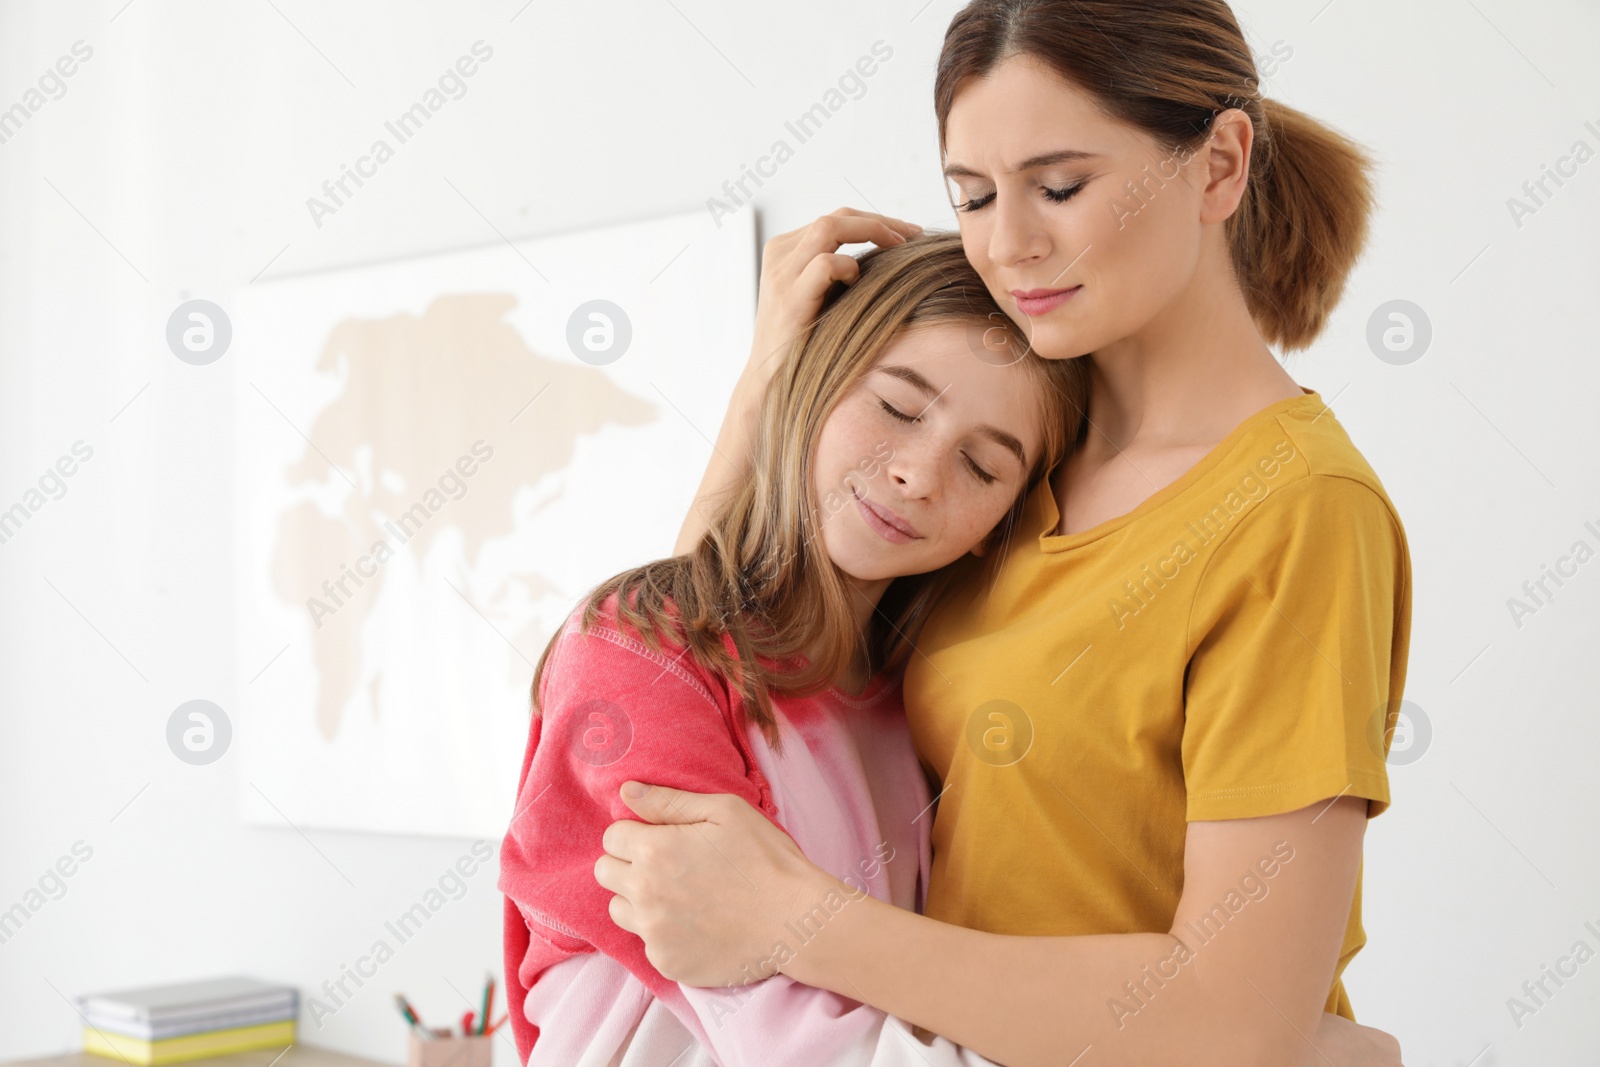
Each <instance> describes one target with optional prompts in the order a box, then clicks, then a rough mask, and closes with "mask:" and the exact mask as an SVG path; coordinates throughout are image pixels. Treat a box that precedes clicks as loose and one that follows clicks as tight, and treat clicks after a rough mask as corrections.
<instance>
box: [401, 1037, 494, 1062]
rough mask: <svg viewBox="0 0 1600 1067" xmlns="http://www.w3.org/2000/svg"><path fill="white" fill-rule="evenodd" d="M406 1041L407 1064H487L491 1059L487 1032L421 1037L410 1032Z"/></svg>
mask: <svg viewBox="0 0 1600 1067" xmlns="http://www.w3.org/2000/svg"><path fill="white" fill-rule="evenodd" d="M406 1040H407V1041H408V1043H409V1049H408V1051H407V1053H406V1067H490V1064H491V1063H492V1061H493V1059H494V1057H493V1055H491V1053H492V1051H493V1050H492V1049H491V1048H490V1046H489V1035H488V1034H475V1035H473V1036H472V1037H431V1038H423V1037H419V1036H417V1034H416V1032H415V1031H413V1032H412V1033H411V1034H410V1035H408V1037H407V1039H406Z"/></svg>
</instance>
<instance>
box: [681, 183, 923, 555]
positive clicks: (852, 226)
mask: <svg viewBox="0 0 1600 1067" xmlns="http://www.w3.org/2000/svg"><path fill="white" fill-rule="evenodd" d="M921 229H922V227H920V226H918V225H916V224H915V223H911V222H905V221H902V220H901V219H896V218H891V217H889V216H888V215H878V214H874V213H872V212H868V211H857V210H855V209H854V208H848V207H842V208H839V209H837V210H835V211H832V212H829V213H828V214H826V215H823V216H822V217H821V218H819V219H817V220H816V221H814V222H812V223H811V224H809V225H807V226H802V227H801V228H800V229H798V230H790V231H789V232H788V233H780V234H778V236H776V237H774V238H772V239H771V240H769V241H767V243H766V244H765V245H764V246H763V251H762V257H761V286H760V290H759V292H758V293H757V300H756V325H755V336H754V338H753V339H752V341H751V344H750V362H749V363H747V364H746V365H745V368H744V370H743V372H741V373H740V375H739V381H738V382H737V383H736V384H735V386H734V392H733V397H732V400H731V402H730V403H729V405H728V411H727V414H726V415H724V416H723V419H722V428H721V429H720V430H719V431H718V432H717V440H716V443H715V444H714V445H713V447H712V452H711V458H710V460H709V461H708V463H707V465H706V471H705V474H704V475H702V476H701V478H700V488H699V489H697V490H696V491H695V494H694V501H693V503H692V504H691V505H690V506H689V514H688V515H687V516H686V517H685V518H684V520H683V527H682V528H681V529H680V530H679V531H678V540H677V542H676V543H675V544H674V546H673V552H674V553H675V554H678V555H681V554H683V553H685V552H688V551H690V550H691V549H693V547H694V546H695V544H696V543H697V542H698V541H699V540H700V538H702V537H704V536H705V533H706V530H707V529H708V528H709V523H708V521H707V518H706V516H707V515H708V514H710V513H711V511H712V509H713V508H714V507H715V501H716V500H717V499H718V498H720V497H722V496H723V495H724V494H725V493H727V492H728V491H730V490H731V489H732V488H733V487H734V486H736V485H738V484H739V483H740V481H741V480H743V479H744V478H746V477H748V475H749V471H750V453H751V452H752V451H753V450H754V448H755V445H754V440H755V426H756V423H757V421H758V419H759V417H760V413H761V400H762V396H763V395H764V394H765V392H766V388H767V382H768V381H770V380H771V378H772V375H773V372H774V371H775V370H776V369H777V367H778V364H780V363H781V362H782V361H783V356H784V353H785V352H787V351H788V350H789V343H790V342H791V341H793V340H794V339H795V338H796V337H797V336H799V334H800V332H801V331H802V330H804V329H805V328H806V327H807V326H809V325H810V324H811V322H812V321H813V320H814V319H816V317H817V315H818V314H820V313H821V311H822V300H823V298H824V297H825V296H827V294H828V289H829V287H830V286H832V285H833V283H834V282H839V281H842V282H845V283H849V282H853V281H855V280H856V278H857V277H859V276H860V273H861V271H860V265H859V264H858V263H857V262H856V258H855V257H854V256H847V255H844V254H842V253H840V252H839V247H840V246H841V245H847V244H862V243H867V242H870V243H873V244H877V245H883V246H888V245H896V244H902V243H904V242H905V241H906V240H907V239H908V238H910V237H912V236H915V235H916V234H917V233H919V232H921Z"/></svg>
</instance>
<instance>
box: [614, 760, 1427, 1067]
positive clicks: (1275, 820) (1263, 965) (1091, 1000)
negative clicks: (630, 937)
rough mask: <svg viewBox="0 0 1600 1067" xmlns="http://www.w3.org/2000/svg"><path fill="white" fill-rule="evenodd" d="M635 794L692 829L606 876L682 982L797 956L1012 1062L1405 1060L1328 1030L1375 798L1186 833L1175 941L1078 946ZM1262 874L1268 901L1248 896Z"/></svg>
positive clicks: (1127, 938) (631, 847)
mask: <svg viewBox="0 0 1600 1067" xmlns="http://www.w3.org/2000/svg"><path fill="white" fill-rule="evenodd" d="M624 799H625V802H626V803H627V804H628V805H629V807H630V808H632V809H633V810H635V811H636V812H638V813H639V814H640V815H641V816H643V817H644V818H647V819H651V820H653V821H661V822H665V821H669V820H671V821H674V822H680V823H686V822H693V823H696V825H695V826H693V827H692V828H691V827H688V826H683V825H676V826H673V825H668V826H648V825H645V824H642V823H636V822H628V823H617V824H613V825H612V826H611V827H609V828H608V829H607V831H606V835H605V845H606V851H607V852H608V853H609V855H608V856H603V857H601V859H600V860H599V861H598V862H597V863H596V865H595V873H596V877H597V878H598V879H599V881H600V883H601V884H602V885H603V886H604V887H605V888H607V889H609V890H611V891H612V892H615V893H617V894H618V896H617V897H616V898H613V900H612V904H611V914H612V917H613V918H614V919H615V920H616V922H617V923H618V925H620V926H622V927H623V928H624V929H628V930H631V931H633V932H635V933H637V934H639V935H640V936H641V937H642V938H643V939H644V941H645V947H646V953H647V954H648V955H649V957H650V959H651V961H652V963H653V964H654V965H655V966H656V967H658V968H659V969H661V971H662V972H663V973H665V974H668V975H670V976H671V977H673V978H676V979H677V980H679V981H682V982H687V983H691V984H722V983H723V982H725V981H728V980H733V977H732V976H733V975H734V974H735V973H736V972H738V971H739V969H740V968H741V967H742V966H743V964H744V963H745V962H747V961H751V960H754V959H758V958H762V957H767V958H771V957H772V956H773V955H774V947H775V944H785V945H787V946H788V947H789V948H790V949H792V951H791V952H789V953H788V954H787V956H786V958H785V959H784V960H783V962H781V964H780V966H781V968H782V970H783V971H784V973H786V974H789V975H790V976H791V977H793V978H795V979H796V980H797V981H801V982H804V983H807V984H809V985H815V986H819V987H823V988H827V989H832V990H834V991H836V992H838V993H841V994H843V995H845V996H849V997H853V998H856V999H858V1000H862V1001H864V1002H866V1003H869V1004H872V1005H873V1006H874V1007H877V1008H879V1009H881V1010H883V1011H886V1012H888V1013H890V1014H891V1015H896V1016H899V1017H901V1018H903V1019H906V1020H908V1021H910V1022H914V1023H917V1024H919V1025H921V1026H924V1027H926V1028H928V1029H930V1030H933V1031H934V1032H936V1033H939V1034H941V1035H943V1036H945V1037H947V1038H949V1039H950V1040H951V1041H954V1042H956V1043H957V1044H960V1045H965V1046H967V1047H969V1048H971V1049H973V1050H976V1051H978V1052H980V1053H982V1054H983V1055H985V1056H987V1057H989V1058H990V1059H993V1060H996V1061H998V1062H1001V1063H1007V1064H1010V1065H1012V1067H1023V1065H1029V1064H1060V1063H1066V1062H1071V1061H1072V1059H1073V1057H1075V1056H1077V1055H1079V1054H1080V1053H1082V1052H1083V1051H1084V1050H1085V1049H1090V1048H1092V1050H1093V1053H1092V1055H1093V1061H1094V1062H1096V1063H1099V1064H1130V1065H1131V1064H1138V1065H1141V1067H1147V1065H1151V1064H1185V1065H1190V1064H1197V1065H1198V1064H1228V1065H1230V1067H1232V1065H1252V1064H1262V1065H1272V1067H1281V1065H1283V1064H1300V1063H1308V1064H1309V1063H1317V1064H1323V1063H1325V1062H1326V1063H1333V1064H1337V1065H1339V1067H1344V1065H1345V1064H1353V1063H1361V1064H1376V1063H1398V1062H1399V1060H1398V1049H1397V1047H1394V1048H1387V1047H1383V1045H1382V1043H1378V1042H1371V1041H1370V1040H1369V1041H1368V1042H1367V1044H1368V1049H1367V1051H1366V1052H1365V1053H1364V1054H1362V1055H1360V1056H1357V1057H1355V1058H1351V1057H1352V1055H1353V1054H1351V1053H1349V1052H1348V1049H1349V1048H1351V1047H1353V1046H1351V1045H1349V1044H1348V1043H1345V1044H1342V1045H1340V1048H1342V1049H1344V1050H1346V1051H1341V1052H1339V1053H1338V1055H1340V1056H1341V1058H1337V1059H1336V1058H1332V1056H1331V1055H1330V1052H1329V1050H1330V1049H1331V1048H1333V1046H1334V1045H1335V1044H1339V1043H1340V1042H1347V1039H1349V1038H1350V1037H1351V1036H1352V1032H1351V1029H1350V1028H1349V1027H1340V1026H1333V1027H1329V1028H1323V1027H1322V1025H1321V1017H1322V1005H1323V1002H1324V1001H1325V999H1326V997H1327V992H1328V989H1329V987H1330V985H1331V984H1332V981H1333V973H1334V968H1335V966H1336V964H1337V958H1338V952H1339V946H1340V942H1341V937H1342V933H1343V930H1344V926H1345V922H1346V920H1347V919H1348V916H1349V909H1350V903H1351V898H1352V896H1353V894H1354V890H1355V884H1356V875H1357V869H1358V865H1359V862H1360V855H1361V840H1362V836H1363V834H1364V831H1365V825H1366V810H1365V809H1366V802H1365V801H1364V800H1362V799H1360V798H1356V797H1346V798H1343V799H1336V800H1332V801H1329V802H1327V803H1326V804H1323V805H1315V806H1313V807H1310V808H1306V809H1302V810H1301V811H1296V812H1290V813H1287V814H1284V815H1274V816H1268V817H1263V818H1255V819H1236V820H1228V821H1225V822H1211V823H1191V824H1190V828H1189V836H1188V841H1187V845H1186V851H1185V875H1184V889H1183V894H1182V897H1181V899H1180V903H1179V906H1178V910H1177V914H1176V916H1175V919H1174V923H1173V926H1172V929H1171V930H1170V931H1169V932H1167V933H1130V934H1108V935H1092V936H1080V937H1013V936H1004V935H996V934H986V933H982V932H979V931H974V930H967V929H964V928H961V927H956V926H951V925H949V924H945V923H940V922H937V921H934V920H931V919H928V918H926V917H924V916H919V915H915V914H912V913H910V912H906V911H902V910H900V909H896V908H892V907H889V906H884V905H881V904H880V903H879V902H877V901H874V900H871V899H864V900H848V898H842V896H841V893H842V884H841V883H837V882H836V881H834V880H833V879H832V878H831V877H830V876H828V875H826V874H825V873H824V872H821V871H819V870H817V869H816V868H814V867H812V866H811V865H810V864H809V863H808V862H807V861H805V859H804V857H803V856H801V855H800V854H799V852H798V850H797V849H794V848H793V846H792V842H790V843H788V844H787V845H786V844H785V842H786V841H787V839H786V838H783V835H781V834H775V833H762V832H760V828H759V827H755V826H753V825H752V824H751V823H750V822H749V820H748V816H747V815H746V814H745V811H748V808H747V806H743V805H738V804H735V803H731V802H729V801H728V800H727V799H725V798H720V797H715V796H697V795H694V794H684V793H681V792H678V791H676V790H665V789H662V790H654V791H652V793H651V794H650V795H649V796H648V797H647V798H646V799H645V800H637V799H631V798H627V797H626V796H625V798H624ZM741 807H744V808H745V811H741V810H740V808H741ZM762 821H765V820H762ZM780 839H781V840H780ZM1288 849H1292V850H1293V851H1292V853H1289V852H1288V851H1287V850H1288ZM1275 850H1276V851H1275ZM1285 854H1287V855H1290V856H1292V859H1293V862H1283V860H1282V858H1281V857H1282V856H1284V855H1285ZM1263 864H1266V865H1268V866H1270V867H1271V868H1272V870H1273V874H1272V876H1271V877H1270V880H1269V879H1268V878H1265V877H1263V874H1262V872H1263V869H1264V868H1263ZM1247 876H1248V877H1250V878H1251V879H1252V880H1251V882H1250V883H1249V884H1251V885H1260V886H1266V887H1268V888H1267V891H1266V892H1264V893H1260V892H1253V894H1252V895H1250V896H1246V895H1245V894H1244V893H1242V892H1241V880H1242V879H1245V878H1246V877H1247ZM758 885H759V886H761V887H765V888H758ZM713 890H714V892H713ZM830 894H833V895H832V896H830ZM713 898H714V899H715V901H716V907H714V908H707V907H705V903H706V901H707V900H709V899H713ZM841 899H845V900H846V902H845V903H844V904H843V906H838V907H835V905H837V903H838V902H839V900H841ZM1341 1022H1342V1021H1341ZM1325 1029H1326V1032H1324V1030H1325ZM1360 1029H1361V1028H1356V1030H1360ZM1368 1033H1370V1032H1368ZM1361 1036H1366V1035H1361Z"/></svg>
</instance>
